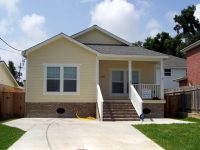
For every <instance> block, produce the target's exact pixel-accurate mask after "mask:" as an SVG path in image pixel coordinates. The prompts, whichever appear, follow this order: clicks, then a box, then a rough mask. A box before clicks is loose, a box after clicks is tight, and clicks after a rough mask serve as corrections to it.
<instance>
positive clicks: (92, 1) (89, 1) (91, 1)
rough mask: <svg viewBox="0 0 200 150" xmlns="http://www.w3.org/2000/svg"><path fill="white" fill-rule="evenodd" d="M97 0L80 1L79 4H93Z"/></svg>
mask: <svg viewBox="0 0 200 150" xmlns="http://www.w3.org/2000/svg"><path fill="white" fill-rule="evenodd" d="M96 1H97V0H81V3H94V2H96Z"/></svg>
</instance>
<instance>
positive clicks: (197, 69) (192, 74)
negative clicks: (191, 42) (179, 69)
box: [186, 46, 200, 85]
mask: <svg viewBox="0 0 200 150" xmlns="http://www.w3.org/2000/svg"><path fill="white" fill-rule="evenodd" d="M186 56H187V60H186V62H187V78H188V82H189V83H191V84H192V85H199V84H200V46H198V47H196V48H194V49H191V50H189V51H188V52H187V54H186Z"/></svg>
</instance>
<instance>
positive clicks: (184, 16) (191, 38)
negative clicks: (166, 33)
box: [174, 5, 200, 47]
mask: <svg viewBox="0 0 200 150" xmlns="http://www.w3.org/2000/svg"><path fill="white" fill-rule="evenodd" d="M195 11H196V7H195V6H194V5H192V6H189V7H187V8H186V9H183V10H182V11H181V14H180V15H175V17H174V21H175V23H176V25H175V27H174V30H175V31H176V32H177V36H179V37H180V38H181V39H182V40H183V41H184V42H183V46H180V47H185V46H188V45H190V44H192V43H194V42H196V41H197V40H199V39H200V22H199V20H198V19H197V18H195V16H194V12H195Z"/></svg>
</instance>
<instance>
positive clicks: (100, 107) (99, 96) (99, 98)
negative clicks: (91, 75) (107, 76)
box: [97, 84, 103, 121]
mask: <svg viewBox="0 0 200 150" xmlns="http://www.w3.org/2000/svg"><path fill="white" fill-rule="evenodd" d="M97 105H98V110H99V117H100V120H101V121H103V96H102V93H101V89H100V86H99V84H97Z"/></svg>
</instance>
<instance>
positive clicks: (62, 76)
mask: <svg viewBox="0 0 200 150" xmlns="http://www.w3.org/2000/svg"><path fill="white" fill-rule="evenodd" d="M45 92H47V93H52V92H53V93H66V94H67V93H77V94H78V92H79V66H77V65H60V66H46V90H45Z"/></svg>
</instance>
